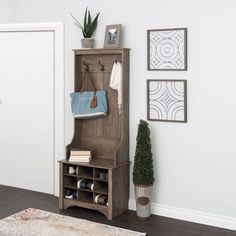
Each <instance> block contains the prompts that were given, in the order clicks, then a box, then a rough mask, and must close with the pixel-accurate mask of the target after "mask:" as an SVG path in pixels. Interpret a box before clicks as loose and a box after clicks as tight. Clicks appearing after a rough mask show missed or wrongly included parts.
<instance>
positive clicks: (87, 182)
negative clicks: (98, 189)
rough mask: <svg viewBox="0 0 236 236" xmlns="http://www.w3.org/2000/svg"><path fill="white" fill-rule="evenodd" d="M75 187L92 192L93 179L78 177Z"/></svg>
mask: <svg viewBox="0 0 236 236" xmlns="http://www.w3.org/2000/svg"><path fill="white" fill-rule="evenodd" d="M77 188H78V189H79V190H81V191H86V192H93V190H94V181H93V179H87V178H81V177H79V178H78V181H77Z"/></svg>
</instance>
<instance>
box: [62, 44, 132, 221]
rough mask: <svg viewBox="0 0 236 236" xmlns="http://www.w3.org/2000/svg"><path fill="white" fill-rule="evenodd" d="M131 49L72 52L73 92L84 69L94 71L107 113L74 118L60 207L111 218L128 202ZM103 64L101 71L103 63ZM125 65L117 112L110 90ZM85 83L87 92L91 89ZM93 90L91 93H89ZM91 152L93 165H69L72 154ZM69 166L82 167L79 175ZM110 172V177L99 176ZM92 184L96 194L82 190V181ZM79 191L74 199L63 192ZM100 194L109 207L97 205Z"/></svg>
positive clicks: (63, 165)
mask: <svg viewBox="0 0 236 236" xmlns="http://www.w3.org/2000/svg"><path fill="white" fill-rule="evenodd" d="M129 52H130V50H129V49H121V48H118V49H80V50H74V57H75V58H74V61H75V66H74V68H75V84H74V87H75V91H76V92H78V91H79V89H80V87H81V80H82V78H83V74H84V73H85V70H86V65H88V66H89V70H90V71H91V72H92V80H93V83H94V85H95V87H96V89H97V90H106V92H107V102H108V114H107V116H106V117H102V118H95V119H83V120H81V119H74V136H73V139H72V142H71V143H70V144H69V145H68V146H67V147H66V159H65V160H61V161H60V162H59V163H60V200H59V202H60V209H66V208H68V207H70V206H78V207H84V208H89V209H93V210H97V211H99V212H101V213H103V214H104V215H105V216H106V217H107V218H108V219H110V220H112V219H114V218H115V217H117V216H119V215H121V214H123V213H124V212H125V211H127V209H128V200H129ZM99 62H100V63H101V64H102V65H103V66H104V68H102V66H101V64H100V63H99ZM116 62H121V63H122V91H121V92H122V112H119V109H118V104H117V98H118V92H117V90H113V89H112V88H110V86H109V83H110V76H111V71H112V67H113V64H114V63H116ZM89 86H90V84H87V88H86V90H92V88H91V87H89ZM89 88H91V89H89ZM71 149H81V150H91V152H92V160H91V161H90V162H89V163H82V162H79V163H78V162H69V161H68V159H69V156H70V150H71ZM69 167H74V168H76V167H78V171H77V173H75V174H69ZM100 172H103V173H104V172H105V173H107V175H106V177H107V178H106V179H101V178H100V177H99V174H100ZM83 178H86V179H90V180H92V181H93V184H94V185H93V190H90V189H80V188H78V186H77V183H78V181H79V180H81V179H83ZM67 189H71V190H73V191H76V196H75V197H74V198H73V199H67V198H65V191H66V190H67ZM98 194H103V195H107V199H108V201H107V204H98V203H96V201H95V198H96V196H97V195H98Z"/></svg>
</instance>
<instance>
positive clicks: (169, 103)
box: [147, 80, 187, 122]
mask: <svg viewBox="0 0 236 236" xmlns="http://www.w3.org/2000/svg"><path fill="white" fill-rule="evenodd" d="M147 119H148V120H150V121H169V122H187V80H147Z"/></svg>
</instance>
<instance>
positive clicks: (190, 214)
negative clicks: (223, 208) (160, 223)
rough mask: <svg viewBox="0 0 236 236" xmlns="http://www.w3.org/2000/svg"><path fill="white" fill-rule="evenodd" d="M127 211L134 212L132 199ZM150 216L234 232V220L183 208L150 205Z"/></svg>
mask: <svg viewBox="0 0 236 236" xmlns="http://www.w3.org/2000/svg"><path fill="white" fill-rule="evenodd" d="M129 209H130V210H136V204H135V200H134V199H130V200H129ZM152 214H154V215H160V216H165V217H170V218H175V219H179V220H184V221H190V222H194V223H199V224H204V225H210V226H215V227H219V228H225V229H230V230H236V218H232V217H226V216H221V215H215V214H209V213H205V212H200V211H193V210H188V209H184V208H177V207H171V206H167V205H161V204H156V203H153V204H152Z"/></svg>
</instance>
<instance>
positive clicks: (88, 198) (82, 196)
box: [78, 190, 93, 204]
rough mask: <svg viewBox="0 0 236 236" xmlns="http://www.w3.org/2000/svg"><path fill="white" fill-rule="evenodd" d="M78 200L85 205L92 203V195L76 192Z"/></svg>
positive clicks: (90, 193)
mask: <svg viewBox="0 0 236 236" xmlns="http://www.w3.org/2000/svg"><path fill="white" fill-rule="evenodd" d="M78 200H79V201H81V202H86V203H91V204H92V203H93V193H92V192H86V191H81V190H78Z"/></svg>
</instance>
